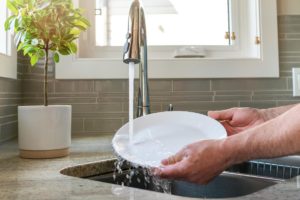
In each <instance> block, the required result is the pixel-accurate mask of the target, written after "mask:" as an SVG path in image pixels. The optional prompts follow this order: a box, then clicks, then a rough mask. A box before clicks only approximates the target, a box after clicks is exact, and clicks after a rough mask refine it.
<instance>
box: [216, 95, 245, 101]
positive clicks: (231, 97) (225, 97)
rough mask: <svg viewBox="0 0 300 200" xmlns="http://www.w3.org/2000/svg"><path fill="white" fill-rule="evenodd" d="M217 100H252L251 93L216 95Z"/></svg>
mask: <svg viewBox="0 0 300 200" xmlns="http://www.w3.org/2000/svg"><path fill="white" fill-rule="evenodd" d="M214 100H215V101H250V100H251V95H216V96H215V97H214Z"/></svg>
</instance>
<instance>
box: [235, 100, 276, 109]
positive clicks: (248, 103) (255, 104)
mask: <svg viewBox="0 0 300 200" xmlns="http://www.w3.org/2000/svg"><path fill="white" fill-rule="evenodd" d="M240 106H241V107H252V108H272V107H275V106H276V101H245V102H244V101H242V102H240Z"/></svg>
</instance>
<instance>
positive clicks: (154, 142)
mask: <svg viewBox="0 0 300 200" xmlns="http://www.w3.org/2000/svg"><path fill="white" fill-rule="evenodd" d="M133 125H134V131H133V132H134V133H133V142H132V143H131V144H129V124H128V123H127V124H125V125H124V126H123V127H121V128H120V129H119V130H118V131H117V133H116V135H115V136H114V138H113V140H112V144H113V148H114V150H115V151H116V153H117V154H118V155H119V156H121V157H122V158H123V159H125V160H127V161H129V162H131V163H133V164H136V165H138V166H144V167H158V166H159V165H160V163H161V160H162V159H164V158H167V157H169V156H170V155H173V154H175V153H177V152H178V151H179V150H180V149H182V148H183V147H185V146H186V145H188V144H191V143H194V142H196V141H199V140H207V139H221V138H225V137H226V136H227V134H226V131H225V129H224V127H223V126H222V125H221V124H220V123H219V122H218V121H216V120H214V119H212V118H209V117H207V116H205V115H201V114H198V113H192V112H181V111H172V112H160V113H154V114H150V115H146V116H143V117H140V118H137V119H135V120H134V122H133Z"/></svg>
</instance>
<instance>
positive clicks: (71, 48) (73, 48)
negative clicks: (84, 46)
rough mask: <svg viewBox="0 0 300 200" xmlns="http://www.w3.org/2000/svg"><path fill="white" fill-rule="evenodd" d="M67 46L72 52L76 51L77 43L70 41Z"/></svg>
mask: <svg viewBox="0 0 300 200" xmlns="http://www.w3.org/2000/svg"><path fill="white" fill-rule="evenodd" d="M68 46H69V48H70V50H71V51H72V53H77V45H76V44H75V43H74V42H71V43H70V44H69V45H68Z"/></svg>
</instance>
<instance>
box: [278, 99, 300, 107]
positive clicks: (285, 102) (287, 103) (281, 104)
mask: <svg viewBox="0 0 300 200" xmlns="http://www.w3.org/2000/svg"><path fill="white" fill-rule="evenodd" d="M297 103H300V101H299V100H290V101H278V102H277V106H286V105H292V104H297Z"/></svg>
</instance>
